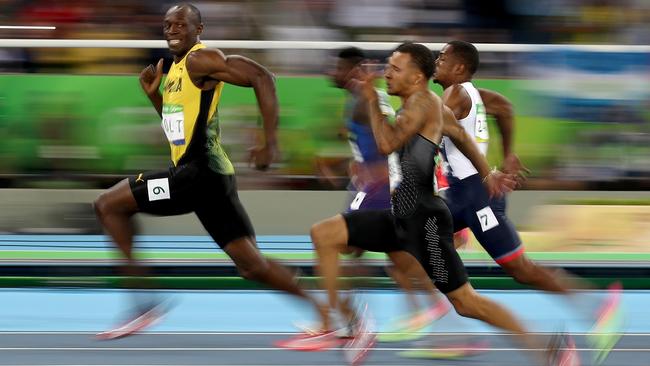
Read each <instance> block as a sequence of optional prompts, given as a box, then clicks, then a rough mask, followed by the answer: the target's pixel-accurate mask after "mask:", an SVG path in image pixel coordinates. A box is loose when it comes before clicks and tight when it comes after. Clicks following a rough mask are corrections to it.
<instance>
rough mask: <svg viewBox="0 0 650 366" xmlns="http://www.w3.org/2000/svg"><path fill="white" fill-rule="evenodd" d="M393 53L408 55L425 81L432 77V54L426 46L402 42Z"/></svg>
mask: <svg viewBox="0 0 650 366" xmlns="http://www.w3.org/2000/svg"><path fill="white" fill-rule="evenodd" d="M394 52H401V53H408V54H409V55H411V58H412V59H413V62H414V63H415V65H417V67H418V68H419V69H420V71H422V73H423V74H424V76H425V77H426V78H427V79H430V78H431V76H433V66H434V65H433V64H434V59H433V52H431V50H430V49H428V48H427V47H426V46H424V45H422V44H419V43H413V42H404V43H402V44H401V45H399V46H397V48H396V49H395V51H394Z"/></svg>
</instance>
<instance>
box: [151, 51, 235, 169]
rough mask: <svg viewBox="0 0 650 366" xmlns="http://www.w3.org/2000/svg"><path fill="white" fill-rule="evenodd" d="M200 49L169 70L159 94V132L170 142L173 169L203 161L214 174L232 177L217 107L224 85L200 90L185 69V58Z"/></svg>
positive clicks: (220, 84) (231, 167)
mask: <svg viewBox="0 0 650 366" xmlns="http://www.w3.org/2000/svg"><path fill="white" fill-rule="evenodd" d="M201 48H205V45H203V44H201V43H197V44H195V45H194V47H192V48H191V49H190V50H189V51H188V52H187V54H186V55H185V56H184V57H183V58H182V59H181V60H180V61H178V62H174V63H173V64H172V66H171V68H170V69H169V73H168V74H167V78H166V80H165V83H164V86H163V91H162V97H163V106H162V128H163V130H164V131H165V135H166V136H167V139H168V140H169V147H170V148H171V159H172V162H173V163H174V166H178V165H179V164H185V163H187V162H189V161H195V160H204V161H206V162H207V164H208V166H209V167H210V168H211V169H212V170H214V171H215V172H217V173H221V174H234V168H233V165H232V163H231V162H230V159H228V156H227V155H226V152H225V151H224V150H223V147H222V146H221V133H220V128H219V117H218V116H219V114H218V111H217V107H218V105H219V99H220V98H221V92H222V90H223V82H220V83H218V84H217V85H216V86H215V87H214V89H210V90H201V89H199V88H197V87H196V85H194V84H193V83H192V80H191V79H190V76H189V74H188V72H187V68H186V66H185V60H186V59H187V55H189V54H190V53H191V52H194V51H196V50H199V49H201Z"/></svg>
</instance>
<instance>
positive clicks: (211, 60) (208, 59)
mask: <svg viewBox="0 0 650 366" xmlns="http://www.w3.org/2000/svg"><path fill="white" fill-rule="evenodd" d="M225 63H226V56H225V55H224V53H223V52H221V51H220V50H218V49H210V48H202V49H200V50H196V51H194V52H191V53H190V54H189V55H187V59H186V60H185V66H186V67H187V71H189V72H191V73H194V72H196V73H213V72H215V71H219V70H220V69H221V68H223V67H224V65H225Z"/></svg>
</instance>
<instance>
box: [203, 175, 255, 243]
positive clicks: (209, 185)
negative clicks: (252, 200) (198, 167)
mask: <svg viewBox="0 0 650 366" xmlns="http://www.w3.org/2000/svg"><path fill="white" fill-rule="evenodd" d="M203 182H204V184H203V186H204V188H203V189H202V195H201V197H200V201H199V203H197V206H196V208H195V210H194V212H195V213H196V216H197V217H198V218H199V220H200V221H201V224H203V227H204V228H205V229H206V231H207V232H208V234H210V236H211V237H212V239H213V240H214V241H215V242H216V243H217V244H218V245H219V246H220V247H221V248H224V247H225V246H226V245H227V244H228V243H230V242H232V241H234V240H236V239H240V238H243V237H250V238H253V240H254V238H255V231H254V230H253V225H252V224H251V221H250V218H249V217H248V214H247V213H246V210H245V209H244V206H243V205H242V203H241V201H240V200H239V195H238V194H237V185H236V182H235V176H234V175H222V174H218V173H214V172H207V173H206V176H205V177H204V179H203ZM253 242H254V241H253Z"/></svg>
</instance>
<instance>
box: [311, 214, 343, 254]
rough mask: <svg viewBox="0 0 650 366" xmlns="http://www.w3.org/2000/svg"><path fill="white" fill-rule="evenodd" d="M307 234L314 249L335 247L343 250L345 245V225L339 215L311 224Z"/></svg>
mask: <svg viewBox="0 0 650 366" xmlns="http://www.w3.org/2000/svg"><path fill="white" fill-rule="evenodd" d="M309 234H310V236H311V240H312V243H313V244H314V247H315V248H316V250H321V249H326V248H336V250H338V251H340V252H344V251H345V249H346V247H347V245H346V244H347V227H346V226H345V221H344V220H343V217H342V216H340V215H337V216H334V217H332V218H329V219H326V220H323V221H320V222H317V223H316V224H314V225H312V227H311V229H310V230H309Z"/></svg>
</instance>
